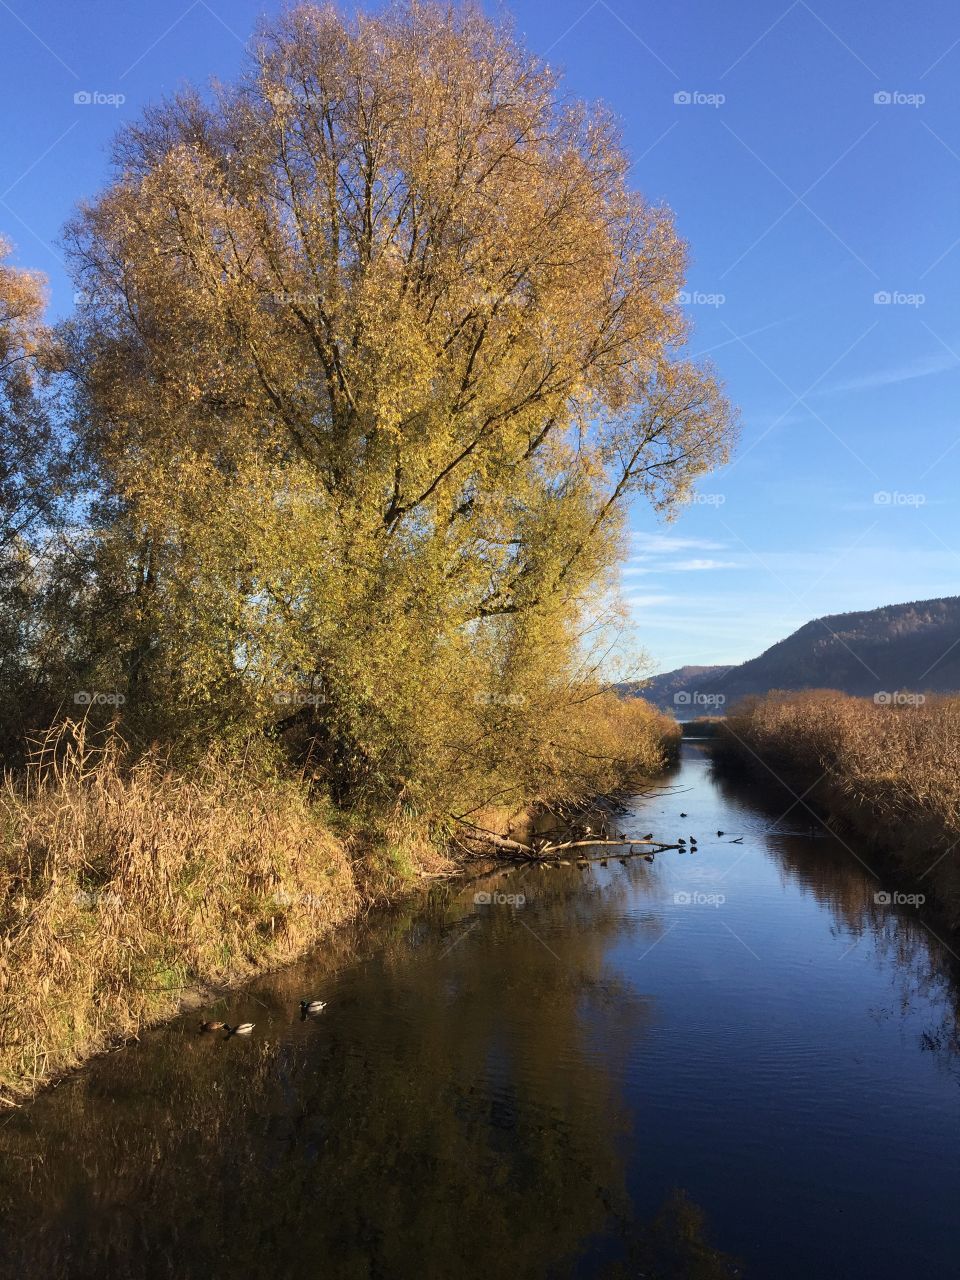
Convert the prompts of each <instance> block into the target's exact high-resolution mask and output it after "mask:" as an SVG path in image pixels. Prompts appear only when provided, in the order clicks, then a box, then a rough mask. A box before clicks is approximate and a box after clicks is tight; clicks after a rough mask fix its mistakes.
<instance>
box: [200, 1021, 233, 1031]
mask: <svg viewBox="0 0 960 1280" xmlns="http://www.w3.org/2000/svg"><path fill="white" fill-rule="evenodd" d="M226 1025H227V1024H226V1023H225V1022H201V1023H200V1030H201V1031H222V1030H223V1028H224V1027H225V1026H226Z"/></svg>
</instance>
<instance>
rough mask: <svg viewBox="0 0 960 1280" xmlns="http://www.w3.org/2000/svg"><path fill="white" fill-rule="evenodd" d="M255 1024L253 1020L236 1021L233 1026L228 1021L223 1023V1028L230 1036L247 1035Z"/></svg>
mask: <svg viewBox="0 0 960 1280" xmlns="http://www.w3.org/2000/svg"><path fill="white" fill-rule="evenodd" d="M256 1025H257V1024H256V1023H255V1022H238V1023H237V1025H236V1026H235V1027H231V1026H230V1025H229V1023H226V1022H225V1023H224V1024H223V1029H224V1031H225V1032H226V1033H227V1036H228V1038H229V1037H230V1036H248V1035H249V1034H250V1032H251V1031H252V1030H253V1028H254V1027H255V1026H256Z"/></svg>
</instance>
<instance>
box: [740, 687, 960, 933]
mask: <svg viewBox="0 0 960 1280" xmlns="http://www.w3.org/2000/svg"><path fill="white" fill-rule="evenodd" d="M715 751H716V754H717V756H718V757H719V758H721V759H723V760H726V761H728V762H732V763H734V764H735V765H736V767H738V768H741V769H746V770H748V771H750V772H751V773H756V774H757V775H758V776H765V777H770V773H771V771H772V772H773V773H775V774H776V775H777V776H778V777H780V778H782V779H783V780H784V781H787V782H788V783H790V785H791V786H793V787H794V788H795V789H798V790H802V791H803V792H805V793H806V798H807V800H808V801H809V802H812V803H815V804H817V805H819V806H821V807H822V808H824V809H825V810H826V811H827V812H828V813H829V814H830V816H831V818H832V819H833V820H834V821H835V822H836V823H837V824H839V825H840V826H845V827H847V828H848V829H850V830H852V831H855V832H856V833H857V834H858V835H860V836H863V837H865V838H866V839H868V840H869V841H871V843H873V844H874V845H875V846H876V847H877V848H880V849H883V850H884V851H886V852H888V853H889V854H890V855H891V856H892V858H893V860H894V863H895V865H896V867H897V868H898V870H899V871H900V872H901V873H902V874H903V875H904V876H905V877H906V878H907V879H908V880H909V881H910V882H911V884H913V885H915V887H916V891H917V892H921V893H924V894H926V895H927V896H928V897H930V898H933V899H935V900H936V902H937V905H938V907H939V909H940V910H941V911H942V912H943V913H944V914H945V916H946V918H947V919H948V920H949V923H950V924H951V926H952V927H954V928H958V927H960V848H958V842H960V698H951V697H927V698H921V697H918V696H917V695H903V696H897V695H891V696H890V700H889V701H885V702H882V703H880V704H878V703H875V702H873V701H871V700H867V699H864V698H853V697H849V696H848V695H846V694H841V693H836V692H834V691H832V690H813V691H810V692H806V693H786V694H784V693H771V694H768V695H767V696H766V697H764V698H759V699H755V700H754V699H751V700H749V701H747V702H745V703H743V704H742V705H741V706H740V707H738V708H735V709H734V710H733V712H732V714H731V715H729V716H728V717H727V719H726V721H725V722H724V723H723V724H722V726H721V729H720V733H719V736H718V738H717V740H716V743H715ZM808 789H809V790H808Z"/></svg>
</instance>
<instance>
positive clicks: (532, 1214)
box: [0, 742, 960, 1280]
mask: <svg viewBox="0 0 960 1280" xmlns="http://www.w3.org/2000/svg"><path fill="white" fill-rule="evenodd" d="M667 782H668V784H669V785H670V786H671V787H672V788H673V789H672V790H670V791H668V792H665V793H660V794H656V795H652V796H649V797H647V798H643V799H638V800H637V801H636V802H635V804H634V806H633V808H632V810H631V812H630V814H628V815H626V816H624V817H622V818H620V819H619V820H618V823H619V825H620V826H621V827H622V828H623V829H625V830H628V831H630V832H632V833H634V834H638V835H643V834H644V833H645V832H647V831H652V832H654V833H655V835H656V836H657V838H663V839H674V838H676V837H678V836H684V837H685V838H687V839H689V837H690V835H691V834H692V835H695V836H696V837H697V840H698V846H699V848H698V852H697V853H695V854H694V855H692V856H691V854H689V853H685V854H677V853H674V852H671V853H666V854H663V855H659V856H658V857H657V859H656V861H655V862H653V863H648V862H646V861H644V860H643V859H636V860H631V861H629V862H628V863H626V864H621V863H620V862H618V861H617V859H616V858H615V857H613V858H611V859H610V862H609V865H608V866H606V867H603V866H600V865H599V864H596V863H595V864H592V865H591V866H590V867H589V868H579V867H577V866H576V865H571V866H569V867H561V868H557V869H554V870H550V871H543V870H537V869H529V870H523V869H521V870H516V871H509V872H505V873H502V874H500V873H498V874H496V875H493V876H490V877H489V878H487V879H485V880H482V881H477V882H472V883H471V884H470V885H469V886H464V884H463V883H462V882H459V883H454V884H452V885H450V884H444V885H440V886H438V887H437V888H435V889H434V890H433V891H432V893H431V894H430V896H429V897H428V898H427V899H426V900H425V901H424V900H420V901H418V902H417V903H416V904H415V905H413V906H411V905H407V906H405V907H404V908H402V909H399V910H393V911H389V912H384V913H382V914H379V915H372V916H370V917H369V918H368V919H367V920H366V921H365V922H364V923H363V924H361V925H357V926H356V927H354V928H353V929H351V930H348V931H344V932H342V933H340V934H338V935H337V936H336V937H335V938H334V939H333V940H332V941H331V943H330V944H329V945H328V946H326V947H325V948H323V949H322V950H321V952H320V953H318V954H316V955H314V956H313V957H311V958H310V959H309V960H307V961H305V962H303V963H302V964H300V965H299V966H297V967H296V968H293V969H289V970H286V971H284V972H283V973H281V974H277V975H273V976H271V977H269V978H267V979H263V980H261V981H260V982H258V983H257V984H255V985H254V986H252V987H250V988H248V989H246V990H244V991H243V992H240V993H237V995H236V996H232V997H231V998H230V1000H229V1001H227V1002H224V1003H222V1004H221V1005H219V1006H217V1007H215V1008H213V1009H211V1010H210V1011H208V1012H206V1015H205V1016H213V1017H220V1018H224V1017H225V1018H227V1020H228V1021H230V1022H234V1021H237V1020H241V1019H250V1020H252V1021H254V1022H256V1024H257V1025H256V1029H255V1031H254V1033H253V1035H252V1036H251V1037H250V1038H249V1039H247V1040H241V1039H240V1038H233V1039H230V1040H225V1039H223V1038H222V1037H221V1036H219V1035H203V1036H201V1035H198V1034H197V1031H196V1025H197V1018H196V1017H191V1018H189V1019H184V1020H182V1021H180V1022H177V1023H174V1024H171V1025H169V1026H166V1027H163V1028H160V1029H158V1030H156V1031H152V1032H150V1033H148V1034H146V1035H145V1036H144V1037H143V1039H142V1041H141V1042H140V1043H139V1044H138V1045H136V1046H130V1047H127V1048H126V1049H123V1050H122V1051H120V1052H118V1053H115V1054H112V1055H109V1056H108V1057H105V1058H103V1059H100V1060H98V1061H96V1062H94V1063H92V1064H91V1065H90V1066H89V1067H88V1068H87V1069H86V1070H85V1071H83V1072H81V1073H80V1074H78V1075H76V1076H74V1077H72V1078H70V1079H68V1080H66V1081H64V1082H63V1083H62V1084H61V1085H60V1086H59V1087H58V1088H56V1089H52V1090H50V1091H48V1092H47V1093H45V1094H44V1095H43V1096H41V1097H40V1098H39V1099H38V1100H37V1101H36V1103H35V1104H34V1105H32V1106H29V1107H24V1108H22V1109H20V1110H18V1111H15V1112H12V1113H9V1114H7V1115H4V1116H2V1117H0V1212H2V1216H3V1235H2V1238H0V1258H2V1259H3V1261H2V1264H0V1271H2V1274H3V1275H4V1276H6V1275H10V1276H17V1277H30V1278H32V1277H44V1280H52V1278H54V1277H61V1276H62V1277H70V1278H71V1280H74V1278H82V1277H98V1280H99V1278H100V1277H106V1278H107V1280H111V1278H112V1277H127V1276H129V1277H140V1276H144V1277H147V1276H149V1277H153V1276H158V1277H171V1278H176V1280H184V1278H192V1277H210V1276H220V1275H225V1274H228V1273H232V1274H236V1275H238V1276H242V1277H260V1276H263V1277H270V1280H286V1278H287V1277H295V1278H298V1277H311V1280H312V1278H314V1277H330V1278H331V1280H381V1278H382V1280H405V1278H407V1277H410V1278H411V1280H413V1278H416V1280H434V1278H436V1280H460V1278H461V1277H466V1278H467V1280H471V1278H473V1277H477V1278H478V1280H479V1278H480V1277H483V1280H499V1278H500V1277H503V1278H504V1280H526V1278H527V1277H530V1278H534V1277H536V1278H540V1277H568V1276H573V1277H605V1278H609V1280H613V1278H615V1277H635V1276H659V1277H666V1276H677V1277H681V1276H682V1277H692V1278H693V1280H697V1278H698V1277H705V1278H707V1277H720V1276H731V1275H737V1276H747V1277H762V1278H764V1280H766V1278H768V1277H769V1278H770V1280H789V1278H792V1277H797V1278H798V1280H799V1278H801V1277H802V1280H812V1278H813V1277H817V1278H818V1280H819V1278H822V1277H856V1278H857V1280H859V1278H861V1277H863V1278H864V1280H867V1278H869V1280H885V1278H887V1277H889V1278H890V1280H894V1278H896V1280H902V1277H903V1276H905V1275H909V1276H924V1277H927V1276H929V1277H937V1278H939V1277H946V1276H950V1275H956V1274H958V1273H960V1040H958V1033H957V1025H958V1023H957V1016H958V1007H960V999H958V989H960V984H958V965H957V960H956V958H955V957H954V955H953V953H952V951H951V947H952V948H954V949H957V948H956V942H955V940H951V939H949V938H945V937H944V935H943V934H942V932H941V930H940V929H939V927H938V926H937V925H936V923H935V922H934V923H932V924H931V923H930V921H926V920H925V918H921V916H920V915H919V914H918V912H917V910H916V909H915V908H913V907H911V906H898V905H892V906H889V905H884V904H883V902H882V901H881V902H879V903H878V902H877V901H876V900H875V895H876V894H877V893H878V892H882V891H889V892H893V891H895V890H896V889H897V888H900V889H904V888H905V886H902V885H901V886H897V885H893V884H888V883H887V882H886V880H885V878H884V877H883V876H882V875H881V876H880V878H877V877H875V876H874V874H873V873H872V872H871V870H870V867H871V866H872V865H873V864H874V862H875V859H874V858H873V857H872V855H870V854H868V853H866V852H864V851H863V850H862V849H860V848H856V847H853V848H848V846H847V845H846V844H844V843H842V842H840V841H839V840H836V839H834V838H832V837H828V836H825V835H824V834H823V832H822V830H820V831H819V832H818V831H816V830H812V829H811V827H810V824H809V821H808V818H807V816H806V815H805V814H804V813H803V812H802V811H801V810H800V809H798V808H796V807H794V808H793V809H792V810H790V811H787V810H788V806H789V804H790V797H789V796H786V798H784V796H782V795H779V794H766V793H761V792H758V791H757V790H756V789H755V788H754V789H748V788H746V787H742V786H740V785H734V784H731V783H728V782H725V781H722V780H718V779H716V778H714V776H713V774H712V772H711V766H710V764H709V763H708V761H707V759H706V758H705V756H704V755H703V754H702V750H701V747H700V746H699V745H698V744H697V743H695V742H687V743H685V744H684V758H683V760H682V763H681V765H680V767H679V768H678V769H677V770H676V771H675V772H674V773H673V774H672V775H670V777H669V778H668V779H667ZM681 812H683V813H685V814H686V815H687V816H686V817H681V816H680V814H681ZM718 830H719V831H723V832H724V833H725V834H724V835H722V836H717V835H716V832H717V831H718ZM737 836H742V837H743V840H742V843H731V840H732V839H733V838H734V837H737ZM484 894H486V895H488V896H489V898H490V899H491V900H490V901H483V900H482V898H483V895H484ZM477 895H480V898H481V900H480V901H476V900H475V899H476V898H477ZM932 930H935V931H936V934H939V935H940V938H938V937H937V936H936V934H935V933H934V932H933V931H932ZM940 939H943V940H942V941H941V940H940ZM948 944H949V945H948ZM304 995H306V996H319V997H322V998H323V999H325V1000H327V1001H328V1008H327V1009H326V1011H325V1012H324V1013H323V1014H322V1015H321V1016H320V1017H318V1018H316V1019H310V1020H307V1021H301V1020H300V1018H299V1016H298V1011H297V1002H298V1000H299V999H300V997H301V996H304Z"/></svg>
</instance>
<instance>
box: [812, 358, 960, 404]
mask: <svg viewBox="0 0 960 1280" xmlns="http://www.w3.org/2000/svg"><path fill="white" fill-rule="evenodd" d="M957 368H960V358H958V357H957V356H956V355H954V354H953V353H952V352H950V351H934V352H932V353H931V354H930V355H925V356H917V357H916V359H915V360H911V361H910V362H909V364H901V365H894V366H893V367H892V368H889V369H877V370H875V371H874V372H873V373H864V374H861V376H860V377H858V378H849V379H847V381H846V382H836V383H834V384H833V386H831V387H827V388H825V391H824V394H830V393H832V392H835V391H872V390H873V389H874V388H875V387H889V386H893V385H895V384H896V383H899V382H910V381H912V380H913V379H914V378H927V377H929V376H930V375H931V374H934V373H947V372H948V371H949V370H950V369H957Z"/></svg>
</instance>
